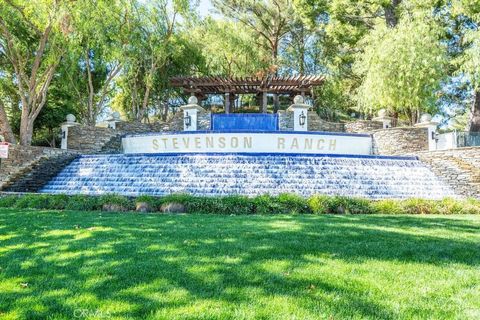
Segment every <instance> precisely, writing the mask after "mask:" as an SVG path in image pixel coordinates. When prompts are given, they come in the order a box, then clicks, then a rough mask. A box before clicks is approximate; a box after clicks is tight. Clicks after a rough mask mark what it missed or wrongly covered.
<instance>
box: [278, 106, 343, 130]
mask: <svg viewBox="0 0 480 320" xmlns="http://www.w3.org/2000/svg"><path fill="white" fill-rule="evenodd" d="M293 121H294V119H293V112H286V111H283V110H282V111H279V112H278V122H279V128H280V130H281V131H293ZM308 130H309V131H326V132H344V131H345V125H344V124H343V123H335V122H328V121H325V120H323V119H321V118H320V117H319V116H318V114H317V113H316V112H314V111H309V112H308Z"/></svg>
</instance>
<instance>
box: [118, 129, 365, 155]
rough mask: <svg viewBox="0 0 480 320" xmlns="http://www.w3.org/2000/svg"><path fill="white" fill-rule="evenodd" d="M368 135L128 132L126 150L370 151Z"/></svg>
mask: <svg viewBox="0 0 480 320" xmlns="http://www.w3.org/2000/svg"><path fill="white" fill-rule="evenodd" d="M371 147H372V146H371V138H370V137H369V136H368V135H348V134H324V133H318V134H317V133H314V134H312V133H308V134H305V133H278V132H277V133H275V134H273V133H231V132H229V133H224V132H219V133H212V132H208V133H189V134H188V135H182V134H156V135H148V136H145V135H142V136H127V137H125V138H123V148H124V152H125V153H203V152H220V153H222V152H225V153H231V152H233V153H235V152H238V153H305V154H312V153H313V154H360V155H368V154H370V153H371Z"/></svg>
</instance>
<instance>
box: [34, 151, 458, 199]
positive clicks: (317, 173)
mask: <svg viewBox="0 0 480 320" xmlns="http://www.w3.org/2000/svg"><path fill="white" fill-rule="evenodd" d="M41 192H44V193H56V194H59V193H61V194H91V195H99V194H111V193H115V194H122V195H127V196H137V195H142V194H149V195H157V196H160V195H168V194H172V193H188V194H194V195H204V196H219V195H229V194H241V195H247V196H255V195H259V194H271V195H275V194H280V193H295V194H299V195H302V196H310V195H313V194H327V195H344V196H355V197H365V198H370V199H383V198H398V199H400V198H410V197H419V198H427V199H439V198H443V197H447V196H453V195H454V194H453V191H452V190H451V189H450V187H448V186H447V185H445V184H444V183H443V182H441V181H440V180H439V179H438V178H437V177H436V176H435V175H434V174H433V173H432V172H431V171H430V169H428V168H427V167H426V166H425V165H424V164H423V163H422V162H420V161H419V160H417V159H416V158H400V157H372V156H332V155H315V156H310V155H309V156H305V155H291V154H290V155H281V154H249V155H242V154H223V155H222V154H209V155H205V154H173V155H152V154H149V155H142V154H135V155H84V156H80V157H79V158H77V159H75V160H74V161H73V162H71V163H70V164H69V165H68V166H67V167H66V168H65V169H64V170H63V171H62V172H61V173H60V174H59V175H57V176H56V177H55V178H53V179H52V180H51V181H50V182H49V183H48V184H47V185H45V186H44V187H43V189H42V190H41Z"/></svg>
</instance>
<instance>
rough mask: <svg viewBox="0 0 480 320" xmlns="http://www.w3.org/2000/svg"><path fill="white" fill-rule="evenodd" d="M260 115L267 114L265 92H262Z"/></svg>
mask: <svg viewBox="0 0 480 320" xmlns="http://www.w3.org/2000/svg"><path fill="white" fill-rule="evenodd" d="M262 113H267V92H266V91H263V92H262Z"/></svg>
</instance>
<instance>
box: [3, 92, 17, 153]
mask: <svg viewBox="0 0 480 320" xmlns="http://www.w3.org/2000/svg"><path fill="white" fill-rule="evenodd" d="M0 130H2V132H1V134H2V135H3V137H4V138H5V141H6V142H10V143H12V144H16V143H17V140H16V139H15V135H14V134H13V131H12V127H11V126H10V121H9V120H8V117H7V113H6V112H5V106H4V105H3V102H2V101H1V100H0Z"/></svg>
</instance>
